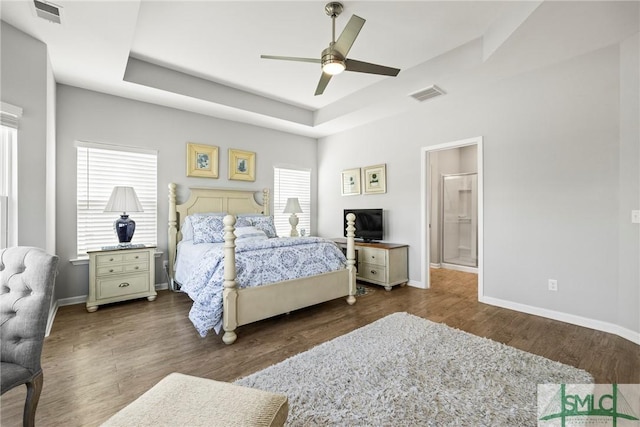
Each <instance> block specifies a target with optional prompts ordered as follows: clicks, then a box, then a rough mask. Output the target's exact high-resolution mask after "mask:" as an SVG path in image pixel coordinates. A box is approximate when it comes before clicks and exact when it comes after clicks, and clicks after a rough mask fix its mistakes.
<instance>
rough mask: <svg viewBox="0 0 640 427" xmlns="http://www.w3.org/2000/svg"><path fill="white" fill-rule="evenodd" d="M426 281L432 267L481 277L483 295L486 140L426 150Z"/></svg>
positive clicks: (423, 245)
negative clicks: (483, 157)
mask: <svg viewBox="0 0 640 427" xmlns="http://www.w3.org/2000/svg"><path fill="white" fill-rule="evenodd" d="M422 162H423V168H422V171H423V175H422V177H423V179H422V191H421V194H422V211H423V212H422V213H423V214H422V218H423V224H422V230H423V233H422V235H423V244H422V247H423V251H422V253H423V256H424V258H423V263H422V282H423V283H424V286H425V287H426V288H428V287H429V286H430V271H431V268H442V267H444V268H448V269H454V270H459V271H464V272H470V273H476V274H478V296H479V297H480V296H482V295H483V285H482V276H483V274H482V269H483V257H482V255H483V253H482V250H483V248H482V239H483V226H482V225H483V212H482V182H483V180H482V177H483V174H482V137H476V138H470V139H466V140H461V141H454V142H449V143H445V144H439V145H435V146H430V147H424V148H423V149H422Z"/></svg>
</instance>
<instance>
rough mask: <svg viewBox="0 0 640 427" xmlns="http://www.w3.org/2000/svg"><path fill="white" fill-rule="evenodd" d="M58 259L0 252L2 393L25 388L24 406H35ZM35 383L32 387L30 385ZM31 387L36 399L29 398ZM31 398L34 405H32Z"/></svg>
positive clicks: (30, 251)
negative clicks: (19, 386) (18, 387)
mask: <svg viewBox="0 0 640 427" xmlns="http://www.w3.org/2000/svg"><path fill="white" fill-rule="evenodd" d="M57 265H58V257H57V256H54V255H49V254H47V253H46V252H44V251H43V250H42V249H38V248H30V247H12V248H7V249H3V250H0V359H1V362H2V370H1V371H0V376H1V379H2V393H4V392H5V391H7V390H10V389H11V388H13V387H16V386H18V385H21V384H26V385H27V404H26V405H25V425H28V424H29V423H28V422H27V407H28V406H30V405H32V406H33V408H29V410H30V411H31V410H32V411H33V414H29V416H30V417H31V423H32V422H33V418H34V417H35V405H37V400H38V397H39V393H40V389H41V386H42V369H41V367H40V356H41V353H42V345H43V343H44V335H45V329H46V327H47V318H48V315H49V307H50V305H51V297H52V294H53V287H54V282H55V276H56V267H57ZM34 382H35V385H34ZM34 388H35V393H36V394H37V395H36V396H32V395H33V394H34V391H33V390H32V389H34ZM33 397H35V405H34V404H33Z"/></svg>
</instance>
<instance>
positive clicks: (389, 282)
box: [331, 238, 409, 291]
mask: <svg viewBox="0 0 640 427" xmlns="http://www.w3.org/2000/svg"><path fill="white" fill-rule="evenodd" d="M331 240H333V241H334V242H336V243H337V244H338V246H340V247H341V248H342V251H343V252H345V251H346V250H347V239H344V238H335V239H331ZM408 249H409V246H408V245H403V244H397V243H381V242H355V250H356V279H358V280H361V281H363V282H368V283H373V284H375V285H380V286H384V288H385V289H386V290H387V291H390V290H391V289H392V288H393V287H394V286H396V285H405V284H406V283H407V282H408V281H409V275H408V269H407V260H408Z"/></svg>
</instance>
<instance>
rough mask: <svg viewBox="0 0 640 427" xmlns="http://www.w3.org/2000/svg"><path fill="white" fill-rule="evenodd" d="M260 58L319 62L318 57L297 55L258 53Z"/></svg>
mask: <svg viewBox="0 0 640 427" xmlns="http://www.w3.org/2000/svg"><path fill="white" fill-rule="evenodd" d="M260 58H262V59H279V60H281V61H298V62H313V63H316V64H320V62H321V61H320V59H319V58H299V57H297V56H274V55H260Z"/></svg>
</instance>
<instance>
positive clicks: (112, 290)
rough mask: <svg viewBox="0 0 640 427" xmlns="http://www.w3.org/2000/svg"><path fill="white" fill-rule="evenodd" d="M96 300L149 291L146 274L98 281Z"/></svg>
mask: <svg viewBox="0 0 640 427" xmlns="http://www.w3.org/2000/svg"><path fill="white" fill-rule="evenodd" d="M97 282H98V298H112V297H118V296H122V295H129V294H137V293H140V292H146V291H148V290H149V275H148V274H129V275H122V276H119V277H118V276H116V277H113V278H107V279H98V280H97Z"/></svg>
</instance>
